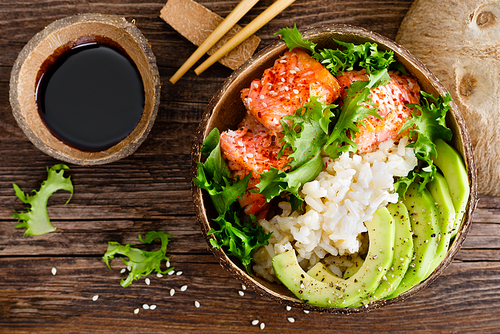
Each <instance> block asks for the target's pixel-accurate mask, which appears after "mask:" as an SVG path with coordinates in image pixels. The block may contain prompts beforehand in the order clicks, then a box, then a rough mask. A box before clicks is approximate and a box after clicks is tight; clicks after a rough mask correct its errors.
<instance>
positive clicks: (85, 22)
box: [9, 13, 161, 166]
mask: <svg viewBox="0 0 500 334" xmlns="http://www.w3.org/2000/svg"><path fill="white" fill-rule="evenodd" d="M89 36H97V37H105V38H110V39H111V40H113V42H114V43H117V44H118V45H119V46H120V47H121V48H123V49H124V50H125V52H126V53H127V54H128V56H129V57H130V58H131V59H132V61H133V62H134V63H135V65H136V67H137V69H138V70H139V72H140V74H141V78H142V81H143V85H144V98H145V102H144V110H143V113H142V116H141V118H140V120H139V123H138V124H137V126H136V127H135V128H134V129H133V130H132V132H131V133H130V134H128V136H126V137H125V138H124V139H122V140H121V141H120V142H119V143H117V144H115V145H113V146H112V147H110V148H108V149H105V150H102V151H95V152H90V151H82V150H79V149H77V148H74V147H72V146H70V145H68V144H66V143H65V142H63V141H61V140H59V139H58V138H57V137H56V136H54V135H53V134H52V133H51V132H50V131H49V130H48V129H47V127H46V126H45V124H44V123H43V121H42V120H41V117H40V115H39V114H38V109H37V107H36V101H35V95H36V94H35V93H34V92H35V91H36V85H37V84H38V80H39V79H38V78H37V79H35V77H37V73H35V71H38V70H39V69H40V68H41V64H42V63H43V62H44V61H45V59H48V58H49V57H50V56H51V55H53V54H54V52H56V50H57V49H58V48H59V47H61V46H63V45H65V44H66V43H78V42H77V41H78V40H79V39H80V38H87V37H89ZM66 45H68V44H66ZM160 88H161V87H160V75H159V72H158V67H157V65H156V58H155V56H154V54H153V51H152V50H151V47H150V46H149V44H148V42H147V40H146V38H145V37H144V35H143V34H142V33H141V31H140V30H139V29H138V28H137V27H136V26H135V25H134V24H132V23H130V22H128V21H127V20H126V19H125V18H123V17H121V16H117V15H109V14H98V13H83V14H77V15H72V16H67V17H64V18H61V19H58V20H56V21H54V22H52V23H51V24H49V25H48V26H47V27H46V28H45V29H43V30H42V31H40V32H38V33H37V34H36V35H35V36H33V37H32V38H31V39H30V41H29V42H28V43H27V44H26V45H25V46H24V48H23V49H22V50H21V52H20V53H19V55H18V57H17V59H16V61H15V63H14V66H13V68H12V73H11V78H10V94H9V97H10V103H11V106H12V113H13V115H14V118H15V119H16V121H17V123H18V125H19V127H20V128H21V129H22V130H23V132H24V133H25V135H26V136H27V137H28V139H29V140H30V141H31V142H32V143H33V145H35V147H37V148H38V149H40V150H41V151H42V152H44V153H46V154H48V155H49V156H51V157H53V158H56V159H58V160H62V161H65V162H69V163H74V164H77V165H86V166H89V165H101V164H106V163H110V162H114V161H116V160H119V159H121V158H124V157H127V156H129V155H131V154H132V153H134V152H135V151H136V150H137V148H138V147H139V146H140V145H141V144H142V143H143V142H144V140H145V139H146V137H147V136H148V134H149V132H150V130H151V128H152V126H153V124H154V122H155V119H156V115H157V113H158V108H159V104H160ZM32 89H33V91H31V90H32ZM31 92H33V94H31Z"/></svg>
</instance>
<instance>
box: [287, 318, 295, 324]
mask: <svg viewBox="0 0 500 334" xmlns="http://www.w3.org/2000/svg"><path fill="white" fill-rule="evenodd" d="M287 320H288V321H289V322H291V323H294V322H295V319H294V318H292V317H288V318H287Z"/></svg>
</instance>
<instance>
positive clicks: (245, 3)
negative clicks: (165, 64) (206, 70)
mask: <svg viewBox="0 0 500 334" xmlns="http://www.w3.org/2000/svg"><path fill="white" fill-rule="evenodd" d="M257 2H259V0H242V1H241V2H240V3H239V4H238V5H237V6H236V7H235V8H234V9H233V11H232V12H231V13H230V14H229V15H228V16H227V17H226V18H225V19H224V21H222V22H221V23H220V24H219V26H218V27H217V28H215V30H214V31H213V32H212V33H211V34H210V36H208V37H207V39H206V40H205V41H204V42H203V43H202V44H201V45H200V46H199V47H198V49H196V51H195V52H194V53H193V54H192V55H191V57H189V58H188V60H186V61H185V62H184V64H183V65H182V66H181V67H180V68H179V69H178V70H177V72H175V74H174V75H173V76H172V77H171V78H170V82H171V83H173V84H175V83H176V82H177V81H178V80H179V79H180V78H181V77H182V76H183V75H184V74H185V73H186V72H187V71H188V70H189V69H190V68H191V67H192V66H193V65H194V64H195V63H196V62H197V61H198V60H199V59H200V58H201V57H202V56H203V55H204V54H205V53H206V52H207V51H208V50H209V49H210V48H211V47H212V46H213V45H214V44H215V43H217V42H218V41H219V40H220V39H221V38H222V36H224V34H225V33H227V32H228V31H229V29H231V28H232V27H233V26H234V25H235V24H236V23H237V22H238V21H239V20H240V19H241V18H242V17H243V16H244V15H245V14H246V13H248V11H249V10H250V9H251V8H252V7H253V6H254V5H255V4H256V3H257ZM219 59H220V58H219ZM217 60H218V59H217Z"/></svg>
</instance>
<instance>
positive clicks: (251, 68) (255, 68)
mask: <svg viewBox="0 0 500 334" xmlns="http://www.w3.org/2000/svg"><path fill="white" fill-rule="evenodd" d="M302 35H303V37H304V38H306V39H311V40H313V41H314V42H316V43H318V44H319V45H318V47H322V46H323V45H322V44H324V43H325V41H327V40H330V41H331V39H332V37H333V38H335V39H337V40H341V41H345V42H356V43H364V42H366V41H369V42H376V43H377V44H378V45H379V48H380V49H384V50H392V51H393V52H394V54H395V56H396V57H397V59H398V60H399V61H400V62H402V63H403V65H404V66H405V68H406V69H407V71H409V72H410V73H411V74H412V75H413V76H414V77H416V78H417V80H418V81H419V84H420V85H421V87H422V90H424V91H426V92H428V93H432V94H434V95H438V94H441V95H443V96H445V95H446V94H447V90H446V89H445V87H444V86H443V85H442V84H441V83H440V82H439V80H438V79H437V78H436V77H435V76H434V75H433V74H432V73H431V72H430V71H429V69H427V67H425V65H424V64H423V63H422V62H421V61H419V60H418V59H417V58H416V57H414V56H413V55H412V54H410V52H409V51H407V50H406V49H404V48H403V47H402V46H400V45H398V44H397V43H395V42H394V41H392V40H390V39H389V38H386V37H384V36H381V35H379V34H377V33H374V32H372V31H368V30H366V29H363V28H359V27H355V26H350V25H342V24H332V25H327V26H320V27H313V28H309V29H305V30H303V33H302ZM330 43H332V42H330ZM330 47H331V46H330ZM285 51H286V45H285V43H284V42H283V41H281V40H279V41H277V42H275V43H273V44H271V45H269V46H267V47H266V48H264V49H263V50H261V51H260V52H258V53H257V54H255V55H254V56H253V57H252V58H250V59H249V60H248V61H247V62H246V63H245V64H243V65H242V66H241V67H239V68H238V69H237V70H235V71H234V72H233V73H232V74H231V75H230V76H229V77H228V78H227V80H226V81H225V82H224V83H223V85H222V87H221V88H220V89H219V91H218V92H217V93H216V94H215V96H214V97H213V98H212V100H211V101H210V103H209V104H208V106H207V108H206V110H205V112H204V114H203V116H202V120H201V122H200V125H199V128H198V130H197V132H196V136H195V139H194V142H193V147H192V152H191V158H192V161H191V162H192V165H191V177H196V176H197V174H198V165H197V163H198V162H200V161H201V153H200V148H201V146H202V142H203V140H204V139H205V138H206V136H207V135H208V134H209V133H210V131H211V130H212V129H213V128H214V127H215V124H217V122H219V123H222V127H223V128H220V127H219V126H220V125H218V126H217V127H219V130H220V131H224V130H226V129H227V128H235V127H236V124H237V123H238V122H239V120H241V118H242V115H243V112H244V106H243V103H242V102H241V100H238V99H236V100H238V101H236V102H235V101H232V100H229V99H228V98H227V96H228V94H231V96H233V97H234V96H239V95H237V93H239V91H240V90H241V89H243V88H247V87H248V86H249V85H250V82H251V80H253V79H255V78H260V77H261V75H262V73H263V71H264V69H266V68H269V67H271V66H272V65H273V63H274V60H275V59H277V58H278V56H281V55H282V54H283V53H284V52H285ZM236 103H238V105H236ZM450 106H451V107H452V109H451V113H448V116H447V124H448V126H450V128H451V129H452V131H453V140H452V145H453V146H454V147H456V148H457V149H458V150H459V152H460V153H461V154H462V157H464V161H465V164H466V166H467V172H468V177H469V187H470V197H469V201H468V204H467V208H466V212H465V215H464V218H463V222H462V225H461V227H460V230H459V231H458V233H457V235H456V237H455V239H454V241H453V243H452V244H451V246H450V249H449V251H448V253H447V255H446V257H445V258H444V259H443V261H442V262H441V264H440V265H439V266H438V267H437V268H436V269H435V270H434V272H433V273H432V274H431V275H430V276H429V277H428V278H427V279H425V280H424V281H422V282H420V283H419V284H418V285H416V286H414V287H413V288H411V289H410V290H408V291H406V292H405V293H403V294H401V295H399V296H397V297H395V298H393V299H389V300H380V301H375V302H373V303H371V304H368V305H367V306H361V307H357V308H328V307H316V306H311V305H309V304H306V303H304V302H302V301H300V300H299V299H298V298H296V297H295V296H294V295H293V294H292V293H291V292H289V291H288V289H286V287H284V286H281V287H280V286H279V285H278V284H275V283H269V282H267V281H265V280H263V279H261V278H259V277H256V276H250V275H248V274H247V273H246V272H245V270H244V269H243V268H242V266H241V264H239V262H238V260H235V261H236V262H233V260H232V258H230V257H228V256H227V255H226V253H225V252H224V251H223V250H222V249H217V248H213V247H211V245H210V239H212V238H214V236H213V235H211V236H207V232H208V231H209V230H210V228H211V223H210V221H209V219H210V218H214V217H213V208H212V204H211V203H210V199H209V197H208V195H206V194H204V193H203V191H202V190H201V189H199V188H197V187H196V186H195V185H194V184H193V183H192V192H193V202H194V205H195V211H196V215H197V218H198V221H199V223H200V226H201V230H202V232H203V234H204V236H205V238H206V241H207V243H208V245H209V247H210V248H211V250H212V252H213V253H214V255H215V257H216V258H217V260H218V261H219V263H220V264H221V266H222V267H223V268H225V269H226V270H227V271H229V272H230V273H231V274H232V275H233V276H234V277H235V278H237V279H238V280H239V281H241V283H243V284H244V285H246V286H247V287H250V288H252V289H253V290H254V291H256V292H257V293H258V294H259V295H261V296H266V297H269V298H271V299H273V300H275V301H277V302H279V303H281V304H283V305H289V306H292V307H298V308H302V309H307V310H313V311H318V312H330V313H338V314H350V313H359V312H366V311H371V310H374V309H378V308H380V307H383V306H385V305H390V304H396V303H400V302H402V301H404V300H405V299H406V298H408V297H410V296H412V295H414V294H416V293H417V292H419V291H420V290H422V289H424V288H425V287H427V286H428V285H429V284H431V283H432V282H433V281H434V280H435V279H437V278H438V277H439V276H440V275H441V274H442V273H443V271H444V270H445V269H446V267H448V265H450V263H451V262H452V260H453V257H454V256H455V255H456V253H457V252H458V251H459V249H460V248H461V246H462V244H463V242H464V241H465V238H466V235H467V233H468V231H469V229H470V226H471V223H472V213H473V211H474V209H475V206H476V203H477V193H476V168H475V165H474V158H473V154H472V148H471V143H470V138H469V135H468V132H467V128H466V125H465V122H464V120H463V118H462V116H461V115H460V112H459V111H458V109H457V107H456V105H455V104H454V103H453V102H452V103H450ZM235 108H236V109H238V110H236V109H235ZM240 108H241V110H240ZM221 110H226V112H225V113H224V112H222V111H221ZM233 110H235V112H232V113H231V114H241V117H239V119H238V118H234V119H233V120H229V121H228V120H227V119H231V118H232V116H231V114H229V112H231V111H233ZM218 115H222V116H224V117H222V118H224V119H225V120H222V121H221V117H219V119H216V116H218ZM226 116H227V117H226ZM207 209H208V210H209V211H211V212H212V216H210V213H207ZM214 226H215V225H214ZM444 298H445V297H444Z"/></svg>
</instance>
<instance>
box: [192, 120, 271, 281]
mask: <svg viewBox="0 0 500 334" xmlns="http://www.w3.org/2000/svg"><path fill="white" fill-rule="evenodd" d="M201 152H204V154H206V155H208V157H207V159H206V160H205V162H204V163H198V175H197V176H196V177H195V178H193V183H194V184H195V185H196V186H197V187H199V188H201V189H205V190H206V191H207V192H208V194H209V195H210V199H211V200H212V203H213V204H214V207H215V209H216V210H217V213H218V215H219V216H218V217H217V218H216V219H214V221H215V222H217V224H218V225H219V228H218V229H211V230H210V231H208V233H207V234H208V235H213V236H214V237H215V239H211V240H210V243H211V245H212V247H214V248H220V247H225V248H227V250H228V252H227V254H228V255H230V256H235V257H236V258H238V259H239V260H240V261H241V263H242V264H243V266H244V267H245V269H246V271H247V272H248V273H250V263H251V260H252V256H253V253H255V251H256V250H257V249H258V248H259V247H260V246H262V245H267V244H268V243H269V241H268V240H269V238H270V237H271V234H267V233H266V232H265V231H264V229H263V228H262V227H261V226H260V225H258V224H256V222H255V220H250V221H247V220H240V218H239V216H240V212H241V208H240V205H239V203H238V202H237V199H238V197H240V196H241V195H243V194H245V193H246V189H247V187H248V182H249V180H250V177H251V173H249V174H247V175H246V176H245V177H244V178H243V179H239V178H237V179H233V178H231V176H230V171H229V168H228V166H227V163H226V161H225V160H224V158H223V157H222V153H221V150H220V133H219V130H218V129H213V130H212V131H211V132H210V134H209V135H208V136H207V138H206V139H205V140H204V141H203V145H202V148H201Z"/></svg>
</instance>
